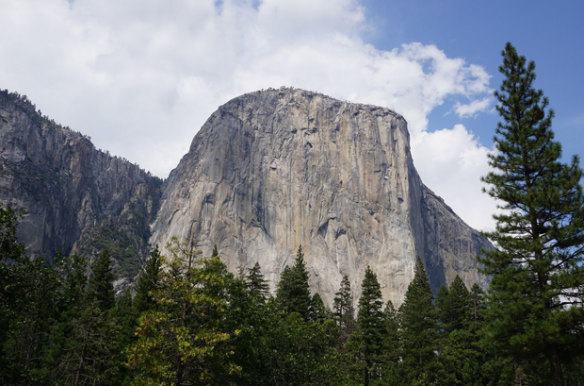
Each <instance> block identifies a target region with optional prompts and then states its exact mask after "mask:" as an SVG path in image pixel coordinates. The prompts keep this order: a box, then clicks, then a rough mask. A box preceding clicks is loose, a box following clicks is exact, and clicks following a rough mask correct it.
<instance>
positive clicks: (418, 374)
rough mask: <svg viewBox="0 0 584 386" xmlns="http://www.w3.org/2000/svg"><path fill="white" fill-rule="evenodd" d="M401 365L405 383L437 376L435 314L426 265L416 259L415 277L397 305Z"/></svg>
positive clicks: (436, 320) (436, 326)
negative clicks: (402, 299) (400, 303)
mask: <svg viewBox="0 0 584 386" xmlns="http://www.w3.org/2000/svg"><path fill="white" fill-rule="evenodd" d="M399 319H400V328H401V341H402V368H403V371H404V378H405V379H404V380H405V381H406V384H410V383H412V382H416V381H417V382H425V383H430V382H431V381H432V380H433V379H434V377H435V376H436V371H435V370H436V369H435V365H436V351H437V349H438V331H437V328H438V316H437V311H436V308H435V306H434V303H433V295H432V289H431V288H430V282H429V281H428V277H427V276H426V269H425V268H424V265H423V264H422V261H421V260H420V258H418V259H417V262H416V267H415V271H414V280H412V282H411V283H410V284H409V285H408V289H407V291H406V295H405V299H404V302H403V303H402V305H401V306H400V308H399Z"/></svg>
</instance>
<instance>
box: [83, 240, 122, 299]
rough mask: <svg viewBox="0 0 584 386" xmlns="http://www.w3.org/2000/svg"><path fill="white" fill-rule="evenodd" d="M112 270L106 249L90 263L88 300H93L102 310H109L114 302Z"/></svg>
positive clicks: (110, 259)
mask: <svg viewBox="0 0 584 386" xmlns="http://www.w3.org/2000/svg"><path fill="white" fill-rule="evenodd" d="M112 270H113V261H112V258H111V256H110V254H109V252H108V250H107V249H106V250H104V251H103V252H101V253H100V254H99V257H98V258H97V259H96V260H95V261H94V262H93V264H91V277H90V279H89V289H88V291H87V296H88V297H89V299H90V301H92V300H95V301H96V306H97V307H99V308H100V309H101V310H102V311H107V310H110V309H111V308H113V306H114V305H115V302H116V300H115V294H114V284H113V281H114V279H115V275H114V274H113V272H112Z"/></svg>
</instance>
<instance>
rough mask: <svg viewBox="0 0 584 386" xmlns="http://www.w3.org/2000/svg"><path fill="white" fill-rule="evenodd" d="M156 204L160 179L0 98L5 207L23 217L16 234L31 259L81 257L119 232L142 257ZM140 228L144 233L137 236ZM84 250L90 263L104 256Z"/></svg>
mask: <svg viewBox="0 0 584 386" xmlns="http://www.w3.org/2000/svg"><path fill="white" fill-rule="evenodd" d="M159 199H160V187H159V184H157V181H156V179H155V178H153V177H151V176H150V175H149V174H147V173H146V172H144V171H143V170H142V169H140V168H139V167H138V166H137V165H134V164H132V163H130V162H128V161H126V160H123V159H121V158H118V157H112V156H110V155H109V154H106V153H104V152H102V151H99V150H97V149H96V148H95V147H94V146H93V144H92V143H91V141H90V140H89V138H87V137H85V136H83V135H81V134H79V133H76V132H73V131H71V130H68V129H66V128H63V127H61V126H59V125H57V124H55V123H54V122H52V121H49V120H48V119H47V118H43V117H42V116H41V115H40V114H39V113H38V112H37V111H36V109H35V107H34V106H33V105H32V104H31V103H30V102H28V101H26V100H25V99H23V98H20V97H18V96H15V94H9V93H7V92H6V91H1V92H0V202H3V203H4V204H5V205H10V206H12V207H13V208H15V209H24V210H25V211H26V213H25V214H24V216H23V217H22V219H21V221H20V223H19V224H18V236H19V239H20V241H21V242H23V243H24V244H25V246H26V249H27V251H28V253H29V254H31V255H33V256H34V255H36V256H44V257H47V258H51V257H53V256H55V254H56V253H57V251H61V252H62V253H63V254H65V255H67V254H69V253H74V252H77V251H79V248H80V247H82V246H83V245H84V241H89V239H93V240H94V241H95V239H96V238H99V237H100V235H99V233H100V231H102V230H103V229H105V228H108V229H109V228H111V229H114V228H116V231H117V232H118V234H123V236H124V237H126V239H127V240H126V241H127V242H128V243H134V244H136V245H135V246H134V247H135V249H136V250H138V251H139V252H143V254H145V253H147V249H148V247H147V240H148V237H149V232H148V224H149V223H150V222H151V221H152V220H153V219H154V217H155V215H156V212H157V210H158V203H159ZM141 222H142V223H143V224H144V226H143V229H144V230H145V231H146V232H140V231H137V229H136V224H139V223H141ZM120 232H121V233H120ZM138 233H142V234H138ZM141 239H144V240H141ZM128 240H129V241H128ZM90 244H91V243H90ZM94 244H95V245H93V244H92V245H93V247H97V248H98V249H99V242H96V243H94ZM86 247H87V245H86ZM93 247H92V248H93ZM126 247H128V245H127V246H126ZM90 249H91V248H90ZM93 249H95V248H93ZM84 252H85V253H84V255H85V256H86V257H87V258H91V256H87V253H90V252H93V253H94V254H95V253H98V252H99V251H94V250H89V249H87V248H86V249H85V250H84ZM90 254H91V253H90ZM114 258H116V259H118V260H119V258H121V256H115V255H114ZM126 259H128V257H126ZM131 264H133V265H134V266H136V265H138V266H139V264H140V260H139V259H138V261H135V262H131ZM131 264H130V265H131ZM134 271H136V269H135V268H134ZM121 273H122V275H123V274H124V272H121ZM125 273H126V274H128V273H127V272H125ZM134 274H135V272H134ZM126 279H127V278H126Z"/></svg>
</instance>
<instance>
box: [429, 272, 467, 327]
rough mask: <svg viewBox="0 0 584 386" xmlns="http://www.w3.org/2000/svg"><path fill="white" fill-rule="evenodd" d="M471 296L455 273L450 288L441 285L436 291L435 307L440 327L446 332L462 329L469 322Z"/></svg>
mask: <svg viewBox="0 0 584 386" xmlns="http://www.w3.org/2000/svg"><path fill="white" fill-rule="evenodd" d="M470 304H471V298H470V293H469V292H468V289H467V288H466V285H465V284H464V282H463V281H462V279H461V278H460V276H458V275H456V277H455V278H454V280H453V281H452V283H450V288H447V287H446V286H445V285H443V286H442V287H441V288H440V291H438V298H437V300H436V308H437V310H438V316H439V321H440V329H441V330H442V331H443V332H444V333H445V334H446V335H448V334H450V333H451V332H452V331H454V330H462V329H465V328H467V327H468V325H469V323H470V317H471V314H470V311H471V310H470Z"/></svg>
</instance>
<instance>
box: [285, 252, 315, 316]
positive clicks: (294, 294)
mask: <svg viewBox="0 0 584 386" xmlns="http://www.w3.org/2000/svg"><path fill="white" fill-rule="evenodd" d="M308 278H309V273H308V270H307V269H306V263H305V261H304V253H302V246H300V247H298V252H297V253H296V260H295V261H294V265H293V266H292V267H291V268H290V267H288V266H286V267H285V268H284V271H283V272H282V276H281V278H280V282H279V283H278V290H277V292H276V298H277V300H278V303H279V304H280V306H281V307H282V309H283V310H284V312H286V313H291V312H298V313H299V314H300V315H302V317H303V318H304V319H308V314H309V309H310V304H311V301H312V298H311V296H310V286H309V284H308Z"/></svg>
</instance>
